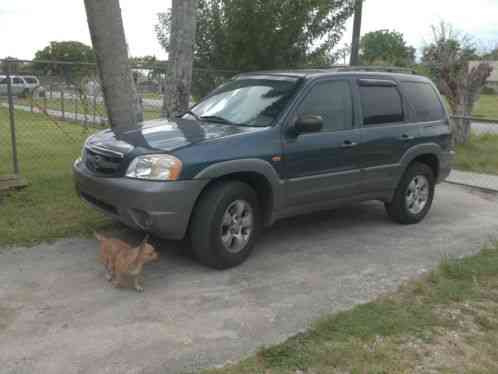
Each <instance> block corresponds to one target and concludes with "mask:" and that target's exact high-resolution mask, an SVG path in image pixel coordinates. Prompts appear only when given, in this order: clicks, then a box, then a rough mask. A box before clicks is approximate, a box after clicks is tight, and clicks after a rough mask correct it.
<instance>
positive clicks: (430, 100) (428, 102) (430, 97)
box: [401, 82, 445, 122]
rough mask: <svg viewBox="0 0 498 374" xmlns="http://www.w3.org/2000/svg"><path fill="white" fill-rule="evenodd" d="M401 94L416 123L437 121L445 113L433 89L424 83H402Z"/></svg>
mask: <svg viewBox="0 0 498 374" xmlns="http://www.w3.org/2000/svg"><path fill="white" fill-rule="evenodd" d="M401 87H402V89H403V93H404V95H405V97H406V100H407V102H408V106H409V107H410V109H411V110H412V112H413V114H414V116H415V118H414V120H415V121H416V122H431V121H439V120H441V119H443V118H444V117H445V111H444V108H443V105H442V104H441V101H440V100H439V97H438V95H437V93H436V91H435V90H434V88H433V87H432V86H431V85H430V84H429V83H424V82H403V83H402V84H401Z"/></svg>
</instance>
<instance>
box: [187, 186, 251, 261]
mask: <svg viewBox="0 0 498 374" xmlns="http://www.w3.org/2000/svg"><path fill="white" fill-rule="evenodd" d="M241 200H243V201H244V202H247V203H248V204H249V205H250V207H251V209H252V215H253V220H252V222H253V229H252V232H251V234H250V235H249V239H248V242H247V244H246V245H245V246H244V247H243V249H242V250H240V251H239V252H237V253H233V252H230V251H229V250H227V248H226V247H225V245H224V244H223V242H222V239H221V225H222V220H223V217H224V215H225V212H226V211H227V209H228V208H229V207H230V205H231V204H233V203H234V202H236V201H241ZM260 230H261V214H260V206H259V201H258V197H257V194H256V192H254V190H253V189H252V188H251V187H250V186H248V185H247V184H245V183H242V182H238V181H227V182H220V183H217V184H215V185H213V186H211V187H210V188H209V189H208V190H207V191H205V192H204V193H203V194H202V195H201V197H200V200H199V201H198V203H197V205H196V207H195V209H194V212H193V214H192V219H191V223H190V228H189V237H190V241H191V243H192V249H193V252H194V254H195V256H196V258H197V259H198V260H199V261H200V262H201V263H202V264H204V265H206V266H208V267H211V268H214V269H218V270H225V269H229V268H232V267H235V266H238V265H240V264H241V263H243V262H244V261H245V260H246V259H247V258H248V257H249V255H250V254H251V252H252V250H253V248H254V244H255V242H256V240H257V238H258V236H259V233H260Z"/></svg>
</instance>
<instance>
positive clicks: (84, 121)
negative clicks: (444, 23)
mask: <svg viewBox="0 0 498 374" xmlns="http://www.w3.org/2000/svg"><path fill="white" fill-rule="evenodd" d="M166 71H167V66H166V65H165V64H164V63H156V64H136V65H133V74H134V79H135V82H136V86H137V89H138V92H139V95H140V97H141V98H142V101H143V106H144V119H145V120H151V119H156V118H160V116H161V107H162V100H163V92H164V85H165V81H166V79H167V77H166ZM236 73H237V72H236V71H230V70H209V69H194V74H193V89H192V91H193V94H192V102H195V101H197V100H198V99H200V98H201V97H202V96H204V95H206V94H207V93H208V92H209V91H211V90H212V89H214V88H215V87H217V86H218V85H220V84H221V83H223V82H225V81H226V80H228V79H230V78H231V77H232V76H234V75H235V74H236ZM7 74H9V75H10V96H9V94H8V84H7V77H6V76H7ZM97 76H98V75H97V72H96V66H95V65H93V64H87V63H67V62H65V63H57V62H48V61H47V62H40V61H37V62H34V61H18V60H15V61H2V60H0V158H1V162H0V178H2V177H3V176H6V175H15V174H19V173H20V174H21V175H23V176H24V177H26V178H28V180H30V182H32V183H35V180H36V181H38V182H40V181H45V182H49V181H50V178H51V175H54V174H58V173H60V171H61V170H64V172H66V171H67V170H70V167H71V163H72V161H73V160H75V159H76V158H77V157H78V156H79V153H80V151H81V147H82V144H83V142H84V140H85V139H86V138H87V137H88V136H89V135H90V134H92V133H93V132H95V131H98V130H100V129H102V128H105V127H107V126H108V119H107V113H106V108H105V103H104V100H103V97H102V90H101V84H100V82H99V80H98V78H97ZM9 99H10V100H11V106H10V109H11V110H12V118H11V113H10V112H9ZM485 99H486V100H487V101H489V103H488V104H487V105H488V106H491V107H492V106H493V102H495V103H496V104H497V105H498V96H494V97H492V96H491V95H489V96H488V95H486V97H485ZM493 100H494V101H493ZM471 121H472V130H471V131H472V139H471V144H470V145H469V146H468V147H466V148H463V147H457V153H458V154H457V163H456V166H457V168H461V169H462V170H473V171H478V172H481V173H487V174H495V175H496V174H498V161H497V160H498V119H496V120H492V119H491V120H489V119H488V120H486V119H480V118H472V119H471ZM14 135H15V139H16V140H15V143H13V140H12V139H13V138H14ZM14 145H15V146H16V149H14V147H13V146H14ZM493 147H496V148H495V150H494V151H493ZM460 156H461V157H460ZM16 158H17V160H18V161H17V165H18V166H17V165H16Z"/></svg>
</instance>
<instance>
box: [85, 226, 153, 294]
mask: <svg viewBox="0 0 498 374" xmlns="http://www.w3.org/2000/svg"><path fill="white" fill-rule="evenodd" d="M95 237H96V238H97V240H99V241H100V261H101V262H102V263H103V264H104V266H105V269H106V278H107V280H108V281H109V282H111V281H112V284H113V286H114V287H122V286H123V281H124V278H126V277H128V278H131V279H132V280H133V286H134V287H135V289H136V290H137V291H138V292H143V290H144V289H143V286H142V285H141V275H142V270H143V266H144V265H145V264H146V263H148V262H152V261H156V260H158V259H159V254H158V253H157V252H156V250H155V249H154V247H153V246H152V245H150V244H148V243H147V241H148V240H149V235H147V236H146V237H145V239H144V240H143V241H142V243H141V244H140V245H139V246H138V247H136V248H132V247H131V246H130V245H129V244H128V243H125V242H124V241H122V240H118V239H109V238H105V237H104V236H102V235H99V234H97V233H95Z"/></svg>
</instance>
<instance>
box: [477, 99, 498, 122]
mask: <svg viewBox="0 0 498 374" xmlns="http://www.w3.org/2000/svg"><path fill="white" fill-rule="evenodd" d="M473 115H474V116H475V117H481V118H488V119H498V95H481V97H480V99H479V101H478V102H477V103H476V106H475V107H474V113H473Z"/></svg>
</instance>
